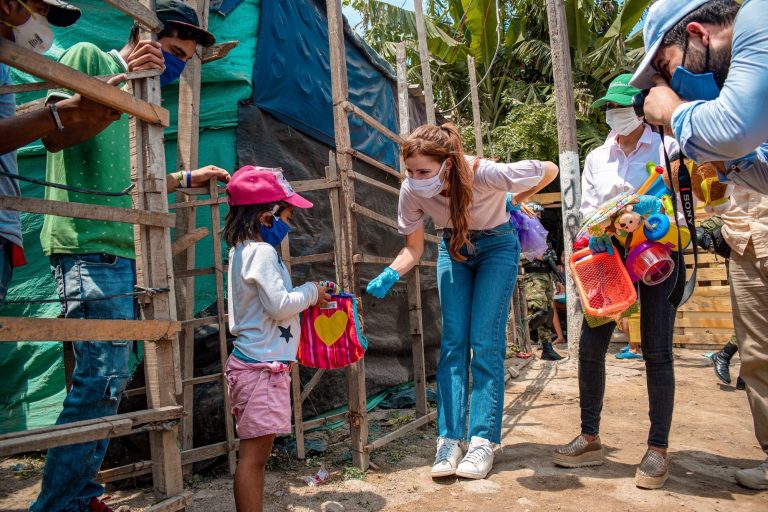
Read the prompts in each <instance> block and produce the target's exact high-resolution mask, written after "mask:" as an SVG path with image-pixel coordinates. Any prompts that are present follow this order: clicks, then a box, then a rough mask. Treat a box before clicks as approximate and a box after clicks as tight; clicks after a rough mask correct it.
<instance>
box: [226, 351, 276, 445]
mask: <svg viewBox="0 0 768 512" xmlns="http://www.w3.org/2000/svg"><path fill="white" fill-rule="evenodd" d="M290 368H291V367H290V366H289V365H286V364H283V363H280V362H273V363H246V362H244V361H241V360H240V359H238V358H237V357H234V356H231V355H230V356H229V359H228V360H227V370H226V376H227V384H228V386H227V387H228V388H229V397H230V399H231V401H232V415H233V416H234V417H235V420H236V430H237V435H238V437H239V438H240V439H252V438H254V437H261V436H266V435H270V434H290V433H291V372H290Z"/></svg>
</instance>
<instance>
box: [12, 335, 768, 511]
mask: <svg viewBox="0 0 768 512" xmlns="http://www.w3.org/2000/svg"><path fill="white" fill-rule="evenodd" d="M612 347H613V350H616V349H618V345H613V346H612ZM702 353H703V351H701V350H684V349H676V356H677V361H676V376H677V395H676V404H675V416H674V421H673V430H672V434H671V440H670V446H671V449H670V453H671V457H672V469H671V476H670V478H669V480H668V482H667V484H666V486H665V487H664V488H663V489H661V490H658V491H644V490H640V489H638V488H636V487H635V486H634V474H635V467H636V465H637V464H638V463H639V461H640V458H641V457H642V455H643V453H644V444H645V439H646V435H647V429H648V417H647V399H646V392H645V375H644V371H643V364H642V361H641V362H637V361H619V360H616V359H614V358H613V356H611V355H609V357H608V382H607V391H606V400H605V407H604V411H603V422H602V429H601V430H602V432H601V437H602V439H603V443H604V445H605V446H606V454H607V458H606V463H605V464H604V465H603V466H601V467H593V468H584V469H561V468H557V467H555V466H554V465H553V464H552V463H551V461H550V454H551V452H552V450H553V449H554V447H555V446H557V445H559V444H561V443H565V442H568V441H570V439H571V438H572V437H573V436H574V435H575V434H576V433H577V432H578V427H579V407H578V383H577V379H576V369H575V364H574V362H573V361H564V362H561V363H560V364H553V363H546V362H542V361H538V360H537V361H533V362H532V363H531V364H530V365H529V366H528V367H527V368H525V369H524V370H523V371H522V373H521V375H520V376H519V377H518V378H517V379H514V380H511V381H510V382H509V383H508V385H507V393H506V400H505V408H504V414H505V417H504V430H503V443H502V444H503V447H502V449H501V450H500V451H498V452H497V453H496V463H495V465H494V469H493V471H492V472H491V473H490V475H489V476H488V478H487V479H485V480H478V481H468V480H457V479H455V478H446V479H442V480H438V481H433V480H432V479H431V478H430V477H429V465H430V464H431V462H432V458H433V456H434V442H435V426H434V424H432V425H430V426H429V427H428V428H426V429H425V430H421V431H417V432H415V433H413V434H411V435H410V436H408V437H406V438H404V439H401V440H399V441H396V442H394V443H391V444H389V445H388V446H386V447H385V448H383V449H380V450H378V451H376V452H374V453H373V455H372V457H371V460H372V461H373V462H374V463H375V464H376V465H377V466H378V468H379V469H378V470H369V471H368V472H366V473H360V472H359V471H357V470H356V469H355V468H353V467H352V466H351V465H350V464H349V449H348V439H347V438H346V433H345V432H344V431H343V430H339V431H335V432H330V433H329V432H318V433H313V434H311V436H312V437H316V438H320V439H323V440H325V441H326V442H327V443H328V445H329V449H328V451H327V452H326V453H324V454H323V455H322V456H321V457H313V458H309V459H307V460H306V461H297V460H295V459H290V458H287V457H274V458H273V460H272V462H271V468H270V471H269V473H268V477H267V485H266V503H265V510H267V511H269V512H276V511H297V512H298V511H328V512H331V511H339V510H345V511H379V510H386V511H401V512H426V511H430V512H431V511H497V510H499V511H501V510H514V511H521V512H522V511H536V510H542V511H549V510H601V511H656V510H676V511H681V512H682V511H697V512H707V511H727V512H738V511H768V492H756V491H750V490H748V489H744V488H741V487H739V486H738V485H737V484H736V482H735V480H734V478H733V473H734V471H736V470H737V469H740V468H745V467H751V466H754V465H757V464H758V463H759V462H761V461H762V460H763V459H764V454H763V453H762V451H761V450H760V449H759V447H758V445H757V442H756V440H755V437H754V435H753V431H752V420H751V416H750V413H749V407H748V405H747V400H746V396H745V395H744V392H742V391H736V390H735V388H733V387H729V386H723V385H720V384H718V382H717V380H716V378H715V376H714V373H713V372H712V369H711V367H710V366H709V362H708V360H707V359H705V358H704V357H702ZM732 374H733V376H734V380H735V376H736V375H737V374H738V365H735V366H734V368H732ZM412 414H413V411H409V410H400V411H381V410H377V411H374V413H373V418H374V420H375V421H372V427H371V435H372V437H378V436H381V435H384V434H385V433H387V432H388V431H391V430H393V429H394V428H397V426H399V425H401V424H403V423H405V422H406V421H407V420H408V419H409V417H411V415H412ZM320 463H322V464H324V466H325V467H326V468H327V469H328V471H329V472H330V473H331V480H330V481H329V482H327V483H326V484H323V485H320V486H317V487H309V486H308V485H307V484H305V483H304V482H303V481H302V480H301V477H303V476H310V475H313V474H314V473H315V471H316V470H317V468H318V465H319V464H320ZM41 467H42V460H41V459H40V458H29V457H28V458H24V459H18V458H17V459H6V460H4V461H2V462H0V510H9V511H21V510H26V505H27V504H28V503H29V501H30V500H31V499H33V498H34V496H35V495H36V493H37V491H38V489H39V485H40V471H41ZM123 486H124V487H123V488H122V489H117V488H110V489H109V494H111V495H112V499H111V500H110V504H111V505H112V506H113V507H115V508H117V507H118V506H126V507H129V508H130V510H135V511H140V510H144V509H145V508H146V507H147V506H148V505H149V504H150V503H151V500H152V490H151V488H147V487H139V488H137V487H136V486H134V485H133V484H130V483H129V484H126V483H124V484H123ZM187 487H188V488H190V489H192V490H194V492H195V499H194V502H193V503H192V505H191V506H190V507H188V508H187V510H188V511H190V512H214V511H234V509H235V507H234V502H233V499H232V480H231V478H230V477H229V476H228V475H225V474H224V473H223V470H220V471H219V473H218V475H217V474H213V475H207V476H199V475H195V476H192V477H190V478H189V479H188V480H187ZM329 502H335V503H329Z"/></svg>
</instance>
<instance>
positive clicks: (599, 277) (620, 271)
mask: <svg viewBox="0 0 768 512" xmlns="http://www.w3.org/2000/svg"><path fill="white" fill-rule="evenodd" d="M568 266H569V267H570V269H571V272H572V273H573V279H574V281H575V283H576V287H577V288H578V290H579V296H580V297H581V306H582V308H583V309H584V313H585V314H587V315H590V316H596V317H609V318H618V317H619V316H621V313H622V312H624V311H625V310H626V309H628V308H630V307H632V305H633V304H634V303H635V301H636V300H637V292H636V291H635V287H634V286H633V285H632V280H631V279H630V277H629V274H628V273H627V269H626V268H625V267H624V264H623V263H622V261H621V258H620V257H619V254H618V253H617V252H614V253H613V256H611V255H609V254H608V253H607V252H601V253H592V251H590V250H589V249H582V250H581V251H578V252H576V253H574V254H573V255H572V256H571V259H570V261H569V262H568Z"/></svg>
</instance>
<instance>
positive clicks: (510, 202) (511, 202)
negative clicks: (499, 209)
mask: <svg viewBox="0 0 768 512" xmlns="http://www.w3.org/2000/svg"><path fill="white" fill-rule="evenodd" d="M519 209H520V205H519V204H515V199H514V197H513V196H512V192H507V212H509V213H512V212H516V211H518V210H519Z"/></svg>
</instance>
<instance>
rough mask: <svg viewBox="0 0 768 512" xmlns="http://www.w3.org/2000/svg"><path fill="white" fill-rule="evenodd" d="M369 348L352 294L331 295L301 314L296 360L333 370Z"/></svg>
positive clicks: (352, 361)
mask: <svg viewBox="0 0 768 512" xmlns="http://www.w3.org/2000/svg"><path fill="white" fill-rule="evenodd" d="M367 348H368V340H367V339H366V338H365V336H364V335H363V329H362V322H361V319H360V315H359V313H358V311H357V299H355V297H354V295H350V294H348V293H340V294H335V295H332V296H331V301H330V302H329V303H328V304H327V305H326V306H324V307H322V308H320V307H318V306H310V307H309V309H307V310H306V311H304V312H303V313H302V314H301V339H300V340H299V352H298V354H297V359H298V360H299V363H301V364H302V365H304V366H309V367H310V368H323V369H326V370H332V369H335V368H344V367H345V366H349V365H351V364H352V363H354V362H356V361H359V360H360V359H361V358H362V357H363V356H364V355H365V351H366V349H367Z"/></svg>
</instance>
